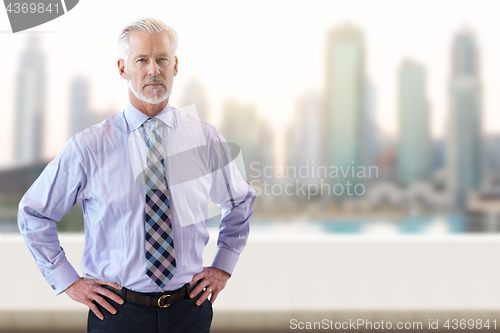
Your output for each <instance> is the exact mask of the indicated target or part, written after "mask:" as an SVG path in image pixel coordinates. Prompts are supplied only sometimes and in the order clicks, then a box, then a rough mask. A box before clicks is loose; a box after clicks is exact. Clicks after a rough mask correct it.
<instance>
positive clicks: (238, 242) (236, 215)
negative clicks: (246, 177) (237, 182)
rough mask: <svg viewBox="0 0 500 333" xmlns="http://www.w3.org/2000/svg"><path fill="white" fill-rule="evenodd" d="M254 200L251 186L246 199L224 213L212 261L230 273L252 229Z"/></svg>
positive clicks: (215, 265)
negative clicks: (250, 220) (251, 219)
mask: <svg viewBox="0 0 500 333" xmlns="http://www.w3.org/2000/svg"><path fill="white" fill-rule="evenodd" d="M254 201H255V191H254V190H253V189H251V188H249V192H248V194H247V196H246V197H245V199H243V200H242V201H241V202H240V203H239V204H238V205H237V206H236V207H233V208H231V209H230V210H228V211H227V212H226V214H225V215H223V218H222V220H221V228H220V232H219V239H218V241H217V247H218V249H217V253H216V255H215V258H214V261H213V263H212V266H213V267H216V268H218V269H221V270H223V271H225V272H227V273H229V274H232V273H233V270H234V267H235V266H236V263H237V261H238V259H239V256H240V254H241V252H242V251H243V249H244V247H245V245H246V243H247V239H248V234H249V230H250V226H249V219H250V216H251V215H252V212H253V210H252V207H253V203H254Z"/></svg>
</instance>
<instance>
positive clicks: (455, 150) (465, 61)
mask: <svg viewBox="0 0 500 333" xmlns="http://www.w3.org/2000/svg"><path fill="white" fill-rule="evenodd" d="M451 64H452V66H451V70H452V72H451V79H450V115H449V133H448V149H447V171H448V188H449V190H450V191H452V193H453V194H454V195H455V198H456V204H457V205H458V207H461V208H463V207H464V206H465V204H466V202H467V195H468V193H469V192H470V191H478V190H480V187H481V181H482V179H481V173H482V166H483V161H482V159H483V154H482V130H481V81H480V73H479V52H478V50H477V45H476V38H475V35H474V33H473V32H472V31H470V30H469V29H463V30H462V31H460V32H459V33H457V35H456V36H455V39H454V41H453V46H452V54H451Z"/></svg>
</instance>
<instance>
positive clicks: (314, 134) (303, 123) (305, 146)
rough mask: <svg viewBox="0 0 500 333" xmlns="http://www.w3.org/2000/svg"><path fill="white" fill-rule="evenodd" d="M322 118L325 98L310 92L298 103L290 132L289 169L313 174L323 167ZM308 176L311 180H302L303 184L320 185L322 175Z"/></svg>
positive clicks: (287, 149)
mask: <svg viewBox="0 0 500 333" xmlns="http://www.w3.org/2000/svg"><path fill="white" fill-rule="evenodd" d="M322 116H323V98H322V95H321V94H320V93H318V92H315V91H309V92H307V93H305V94H304V95H302V96H300V97H299V98H298V99H297V104H296V107H295V114H294V118H293V119H292V122H291V123H290V125H289V127H288V129H287V138H286V152H287V157H286V161H287V166H293V167H295V168H299V167H302V168H309V169H311V170H312V169H314V168H317V167H318V166H320V165H323V164H324V162H325V161H324V159H323V137H322V129H323V128H322V127H323V118H322ZM311 170H310V171H311ZM308 174H309V175H310V177H308V178H309V179H302V180H301V181H302V182H304V183H315V182H316V183H317V182H319V180H320V177H319V176H320V175H318V174H315V173H312V172H309V173H308Z"/></svg>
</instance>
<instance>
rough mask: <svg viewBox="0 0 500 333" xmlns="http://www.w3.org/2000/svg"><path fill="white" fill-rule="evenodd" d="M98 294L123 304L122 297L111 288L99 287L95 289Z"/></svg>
mask: <svg viewBox="0 0 500 333" xmlns="http://www.w3.org/2000/svg"><path fill="white" fill-rule="evenodd" d="M96 291H97V292H98V293H99V294H101V295H103V296H106V297H107V298H109V299H111V300H113V301H115V302H116V303H118V304H123V299H122V298H121V297H120V296H118V295H117V294H116V293H114V292H112V291H111V290H109V289H106V288H99V289H98V290H96Z"/></svg>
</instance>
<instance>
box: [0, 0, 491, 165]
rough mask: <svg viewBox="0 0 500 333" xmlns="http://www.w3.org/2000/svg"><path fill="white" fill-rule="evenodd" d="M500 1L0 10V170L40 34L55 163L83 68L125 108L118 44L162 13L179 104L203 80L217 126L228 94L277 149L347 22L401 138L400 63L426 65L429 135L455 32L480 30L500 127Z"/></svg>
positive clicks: (104, 105)
mask: <svg viewBox="0 0 500 333" xmlns="http://www.w3.org/2000/svg"><path fill="white" fill-rule="evenodd" d="M499 12H500V2H498V1H494V0H491V1H488V0H474V1H458V0H434V1H427V0H419V1H413V0H405V1H401V0H399V1H398V0H384V1H381V0H351V1H335V0H333V1H332V0H328V1H326V0H325V1H319V0H309V1H277V0H275V1H272V0H271V1H260V0H256V1H238V0H236V1H234V0H231V1H223V0H220V1H151V0H146V1H141V2H139V1H97V0H82V1H80V3H79V4H78V5H77V6H76V7H75V8H74V9H73V10H71V11H70V12H68V13H67V14H65V15H63V16H61V17H59V18H57V19H55V20H53V21H51V22H48V23H45V24H43V25H41V26H38V27H35V28H32V29H30V30H28V31H27V32H26V33H16V34H12V33H11V29H10V25H9V22H8V18H7V14H6V12H5V10H2V9H0V77H1V78H2V80H0V101H1V103H2V104H1V105H2V117H3V121H2V125H3V129H4V130H3V131H1V132H0V142H1V145H0V165H8V164H9V163H10V162H11V160H12V154H13V151H12V150H13V148H12V147H13V138H14V133H13V127H14V126H13V124H14V119H15V118H14V110H15V105H14V99H15V96H16V95H15V89H14V88H15V84H16V72H17V71H18V70H19V55H20V53H21V52H22V50H23V49H24V48H25V47H26V41H27V38H28V37H30V35H31V34H33V33H36V34H39V35H40V36H41V37H42V39H43V44H42V49H43V51H44V52H45V53H46V54H47V76H48V82H47V91H48V92H47V119H48V123H47V125H46V127H45V131H46V133H47V134H46V140H47V146H46V147H45V151H44V154H45V156H47V157H48V158H52V157H54V156H55V154H56V153H57V151H58V150H59V149H60V148H61V147H62V145H63V144H64V143H65V142H66V141H67V139H68V130H67V127H68V110H69V100H68V95H69V84H70V81H71V80H72V79H73V78H74V77H75V76H77V75H79V76H84V77H86V78H88V79H89V80H90V82H91V103H90V104H91V107H92V109H94V110H97V111H99V110H101V111H104V110H106V109H110V108H111V109H116V110H117V111H121V110H122V109H123V108H124V106H125V105H126V102H127V85H126V81H125V80H123V79H121V78H120V77H119V75H118V72H117V66H116V60H117V58H118V53H117V49H116V39H117V36H118V34H119V32H120V30H121V28H122V27H123V26H124V25H126V24H127V23H129V22H130V21H132V20H134V19H136V18H139V17H145V16H153V17H157V18H159V19H162V20H163V21H164V22H166V23H167V24H168V25H171V26H172V27H174V29H175V30H176V31H177V33H178V35H179V48H178V53H177V55H178V57H179V75H178V76H177V77H176V78H175V81H174V90H173V95H172V98H171V104H172V105H174V106H177V107H182V106H183V105H179V104H178V103H180V100H181V99H180V98H181V97H182V94H183V92H184V90H185V89H187V87H186V84H187V82H188V81H189V80H190V79H191V78H192V77H196V78H197V79H198V80H199V81H200V82H201V83H202V84H203V85H204V86H205V88H206V92H207V95H208V100H209V104H210V109H211V111H212V112H213V117H212V118H211V121H212V122H214V123H215V124H216V125H217V124H218V122H219V121H220V117H219V111H220V110H221V108H222V105H223V103H224V102H225V101H226V100H228V99H229V98H235V99H237V100H239V101H240V102H242V103H246V104H252V105H254V106H255V107H256V109H257V111H258V112H259V115H260V116H261V117H262V118H263V119H264V120H265V121H267V122H270V123H272V125H273V127H274V128H275V130H276V133H277V136H278V142H277V147H278V151H279V153H281V154H282V153H283V150H285V149H286V142H285V141H284V139H283V133H284V130H285V129H286V127H287V126H288V125H289V123H290V122H291V121H292V115H293V113H294V112H293V111H294V108H295V104H296V101H297V98H298V97H299V96H300V95H301V94H304V93H306V92H307V91H311V90H317V91H322V90H323V88H324V82H325V77H324V69H325V47H326V35H327V32H328V31H329V30H330V29H332V28H334V27H336V26H338V25H340V24H343V23H346V22H350V23H352V24H354V25H356V26H358V27H360V28H361V29H362V30H363V32H364V38H365V45H366V55H367V58H366V61H367V63H366V75H367V79H368V80H369V81H370V82H371V83H372V84H373V86H374V89H375V94H376V97H375V98H376V105H375V109H376V121H377V124H378V126H379V127H380V129H381V131H382V132H383V133H384V134H385V135H389V136H393V137H397V134H398V126H397V123H398V120H397V86H396V82H397V81H396V80H397V70H398V67H399V65H400V64H401V62H402V61H403V60H404V59H406V58H410V59H413V60H414V61H417V62H419V63H421V64H422V65H423V66H425V68H426V70H427V79H428V86H427V94H428V99H429V103H430V107H431V132H432V135H433V136H434V137H442V136H443V135H444V133H445V131H446V123H447V112H448V109H447V108H448V85H449V75H450V48H451V44H452V41H453V36H454V34H455V33H456V32H457V31H459V30H460V29H463V28H464V27H468V28H469V29H471V30H472V31H474V32H475V33H476V36H477V41H478V47H479V50H480V52H481V53H480V58H481V64H480V68H481V76H482V82H483V88H484V90H483V98H484V109H483V127H484V130H485V132H487V133H495V132H500V115H499V114H498V112H497V110H498V108H499V107H500V94H498V93H497V90H498V88H499V87H500V62H498V61H497V59H500V45H499V42H498V37H497V36H498V31H500V20H498V18H497V14H498V13H499Z"/></svg>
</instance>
